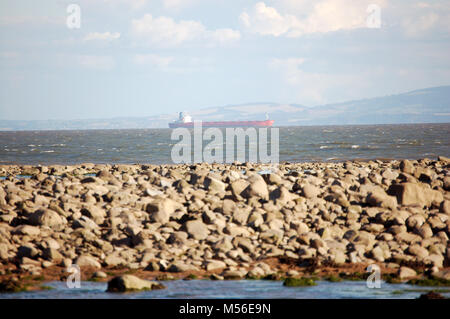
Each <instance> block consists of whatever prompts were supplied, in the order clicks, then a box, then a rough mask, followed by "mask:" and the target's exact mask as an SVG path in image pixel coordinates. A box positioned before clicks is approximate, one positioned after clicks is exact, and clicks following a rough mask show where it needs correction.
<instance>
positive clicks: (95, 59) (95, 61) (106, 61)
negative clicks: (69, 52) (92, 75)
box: [78, 55, 116, 70]
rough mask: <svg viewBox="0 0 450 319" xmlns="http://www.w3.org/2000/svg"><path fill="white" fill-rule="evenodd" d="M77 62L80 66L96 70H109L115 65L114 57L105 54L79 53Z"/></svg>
mask: <svg viewBox="0 0 450 319" xmlns="http://www.w3.org/2000/svg"><path fill="white" fill-rule="evenodd" d="M78 63H79V65H81V66H82V67H85V68H89V69H97V70H110V69H112V68H114V66H115V65H116V62H115V60H114V58H113V57H112V56H107V55H81V56H78Z"/></svg>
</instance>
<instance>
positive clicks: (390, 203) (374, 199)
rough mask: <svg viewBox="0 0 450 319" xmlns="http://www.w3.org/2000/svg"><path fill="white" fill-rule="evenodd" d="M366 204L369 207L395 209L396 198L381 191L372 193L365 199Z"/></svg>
mask: <svg viewBox="0 0 450 319" xmlns="http://www.w3.org/2000/svg"><path fill="white" fill-rule="evenodd" d="M366 202H367V204H369V205H371V206H377V207H383V208H390V209H395V208H396V207H397V198H396V197H395V196H389V195H388V194H386V192H385V191H384V190H383V191H374V192H372V193H370V194H369V195H368V196H367V198H366Z"/></svg>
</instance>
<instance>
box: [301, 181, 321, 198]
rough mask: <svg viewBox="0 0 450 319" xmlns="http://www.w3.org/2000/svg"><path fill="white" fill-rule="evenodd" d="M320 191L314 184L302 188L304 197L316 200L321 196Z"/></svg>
mask: <svg viewBox="0 0 450 319" xmlns="http://www.w3.org/2000/svg"><path fill="white" fill-rule="evenodd" d="M319 194H320V189H319V188H318V187H317V186H314V185H312V184H306V185H304V186H303V187H302V195H303V196H304V197H306V198H315V197H317V196H319Z"/></svg>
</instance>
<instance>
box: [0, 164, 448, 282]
mask: <svg viewBox="0 0 450 319" xmlns="http://www.w3.org/2000/svg"><path fill="white" fill-rule="evenodd" d="M269 168H270V171H269V170H268V169H269ZM0 176H4V178H2V179H0V185H1V187H0V262H1V263H0V287H4V289H3V290H8V287H10V288H11V287H12V288H11V289H10V290H14V289H13V288H14V287H20V283H25V282H27V283H28V284H30V283H31V284H36V283H38V282H42V281H48V280H55V279H56V280H65V279H66V278H67V277H68V276H69V275H70V273H68V272H67V267H69V266H70V265H72V264H76V265H78V266H79V267H80V269H81V270H82V271H81V279H82V280H104V281H106V280H111V278H113V277H114V276H116V275H123V274H131V273H132V274H133V275H136V276H138V277H139V278H146V279H156V280H163V279H171V278H186V279H189V278H205V277H206V278H211V279H218V280H221V279H239V278H249V279H254V278H266V279H267V278H268V279H279V278H287V277H292V278H302V277H311V276H316V277H325V278H331V279H330V280H332V278H337V279H342V278H344V279H346V278H350V279H351V278H352V276H353V277H358V276H359V277H364V274H365V273H366V271H365V269H366V267H367V266H368V265H370V264H377V265H378V266H379V267H380V268H381V271H382V274H383V276H384V277H383V278H385V279H389V280H391V281H404V280H408V279H411V278H416V279H418V280H420V279H421V278H422V279H426V280H430V278H434V279H437V280H439V282H441V283H444V284H448V283H449V282H450V281H449V280H450V268H449V267H450V242H449V236H450V160H449V159H448V158H445V157H439V158H438V159H437V160H433V159H421V160H417V161H416V160H414V161H412V160H411V161H409V160H402V161H399V160H391V161H387V160H386V161H380V160H376V161H347V162H343V163H283V164H280V165H277V166H272V167H267V166H264V165H262V164H250V163H245V164H233V165H228V164H195V165H106V164H105V165H103V164H102V165H100V164H80V165H74V166H60V165H50V166H21V165H3V166H0ZM367 275H368V273H367ZM115 280H116V281H117V282H119V281H118V279H115ZM121 280H122V281H120V283H121V284H122V283H123V282H124V280H123V279H121ZM128 280H129V279H128ZM122 285H123V284H122ZM5 287H6V288H5Z"/></svg>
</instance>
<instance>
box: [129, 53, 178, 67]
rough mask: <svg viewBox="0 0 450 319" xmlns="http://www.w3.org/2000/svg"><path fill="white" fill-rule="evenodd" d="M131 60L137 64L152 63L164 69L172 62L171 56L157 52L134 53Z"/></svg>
mask: <svg viewBox="0 0 450 319" xmlns="http://www.w3.org/2000/svg"><path fill="white" fill-rule="evenodd" d="M133 61H134V63H136V64H139V65H153V66H156V67H159V68H162V69H165V68H167V67H168V66H169V64H170V63H172V61H173V57H170V56H161V55H157V54H136V55H135V56H134V58H133Z"/></svg>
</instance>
